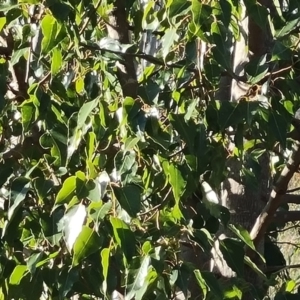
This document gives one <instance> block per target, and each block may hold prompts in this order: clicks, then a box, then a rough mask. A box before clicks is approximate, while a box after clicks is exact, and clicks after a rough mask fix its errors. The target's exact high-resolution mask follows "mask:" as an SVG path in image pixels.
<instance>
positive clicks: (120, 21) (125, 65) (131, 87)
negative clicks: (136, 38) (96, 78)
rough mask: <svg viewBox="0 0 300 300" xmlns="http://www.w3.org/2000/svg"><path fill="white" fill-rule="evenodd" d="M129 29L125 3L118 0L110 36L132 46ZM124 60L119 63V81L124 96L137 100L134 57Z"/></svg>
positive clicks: (113, 13)
mask: <svg viewBox="0 0 300 300" xmlns="http://www.w3.org/2000/svg"><path fill="white" fill-rule="evenodd" d="M128 29H129V26H128V22H127V14H126V10H125V2H124V1H123V0H116V1H115V6H114V10H113V11H112V12H111V14H110V16H109V24H108V25H107V31H108V35H109V37H111V38H113V39H115V40H118V41H119V42H120V43H121V44H130V38H129V30H128ZM123 58H124V60H123V61H122V62H118V63H117V68H118V73H117V76H118V80H119V82H120V84H121V87H122V91H123V96H124V97H127V96H129V97H132V98H134V99H135V98H136V96H137V89H138V82H137V78H136V70H135V67H134V60H133V56H128V55H124V56H123Z"/></svg>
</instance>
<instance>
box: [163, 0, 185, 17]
mask: <svg viewBox="0 0 300 300" xmlns="http://www.w3.org/2000/svg"><path fill="white" fill-rule="evenodd" d="M167 7H168V9H169V18H173V17H176V16H179V15H182V14H184V13H186V11H187V10H188V9H189V8H190V3H189V2H186V1H184V0H168V2H167Z"/></svg>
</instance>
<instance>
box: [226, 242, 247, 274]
mask: <svg viewBox="0 0 300 300" xmlns="http://www.w3.org/2000/svg"><path fill="white" fill-rule="evenodd" d="M220 250H221V252H222V255H223V257H224V259H225V261H226V262H227V264H228V266H229V267H230V268H231V269H232V270H233V271H234V272H236V273H237V275H238V276H240V277H243V276H244V256H245V251H244V247H243V244H242V243H241V242H239V241H237V240H233V239H229V238H225V239H223V240H221V241H220Z"/></svg>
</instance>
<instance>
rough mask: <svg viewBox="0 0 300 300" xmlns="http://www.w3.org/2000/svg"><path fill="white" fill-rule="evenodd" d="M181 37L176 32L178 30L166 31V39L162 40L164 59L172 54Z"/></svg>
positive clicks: (170, 29) (169, 29)
mask: <svg viewBox="0 0 300 300" xmlns="http://www.w3.org/2000/svg"><path fill="white" fill-rule="evenodd" d="M178 38H179V36H178V34H177V32H176V28H168V29H167V30H166V33H165V35H164V38H163V40H162V53H163V58H164V59H165V58H166V57H167V55H168V54H169V53H170V51H171V48H172V46H173V44H174V42H176V41H177V40H178Z"/></svg>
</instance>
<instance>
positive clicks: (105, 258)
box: [101, 248, 110, 295]
mask: <svg viewBox="0 0 300 300" xmlns="http://www.w3.org/2000/svg"><path fill="white" fill-rule="evenodd" d="M109 255H110V249H109V248H104V249H103V250H102V251H101V264H102V270H103V271H102V272H103V278H104V281H103V283H102V289H103V293H104V295H106V292H107V275H108V268H109Z"/></svg>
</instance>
